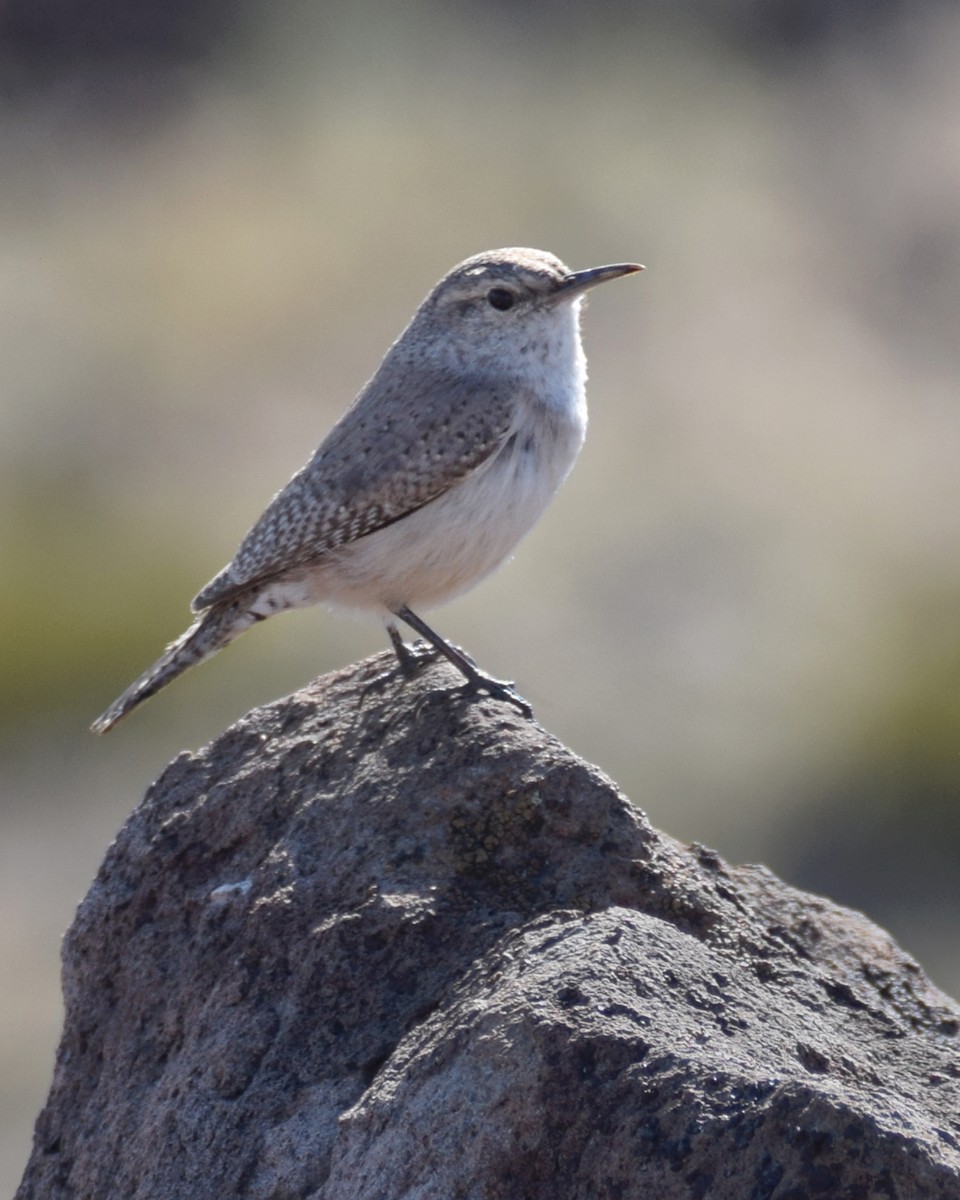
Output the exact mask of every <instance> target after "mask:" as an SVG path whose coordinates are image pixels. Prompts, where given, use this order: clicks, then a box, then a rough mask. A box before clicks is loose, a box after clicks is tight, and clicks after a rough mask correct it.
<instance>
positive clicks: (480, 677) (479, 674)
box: [387, 604, 533, 717]
mask: <svg viewBox="0 0 960 1200" xmlns="http://www.w3.org/2000/svg"><path fill="white" fill-rule="evenodd" d="M394 616H397V617H399V618H400V620H401V621H404V622H405V623H406V624H407V625H409V626H410V627H411V629H415V630H416V631H417V633H419V634H420V636H421V637H423V638H426V639H427V641H428V642H429V643H430V645H431V646H433V648H434V650H436V651H438V652H439V653H440V654H442V655H443V657H444V658H446V659H448V660H449V661H450V662H452V663H453V665H454V666H455V667H456V668H457V670H458V671H459V672H460V673H461V675H463V677H464V678H465V679H466V681H467V686H468V687H469V688H471V689H473V690H475V691H483V692H488V693H489V694H490V695H491V696H493V697H494V699H496V700H503V701H505V702H506V703H507V704H512V705H513V706H514V707H515V708H517V709H519V710H520V712H521V713H523V715H524V716H525V717H532V716H533V709H532V708H531V706H530V705H529V704H528V703H527V701H526V700H524V698H523V697H522V696H521V695H520V694H519V692H516V691H514V687H513V684H512V683H507V682H506V681H505V680H503V679H494V678H493V677H492V676H490V675H487V674H485V673H484V672H483V671H481V670H480V668H479V667H478V666H477V665H476V664H475V663H474V662H473V661H472V660H471V659H470V658H468V657H467V655H466V654H464V653H463V651H462V650H458V649H457V647H456V646H451V645H450V643H449V642H447V641H445V640H444V639H443V638H442V637H441V636H440V634H439V633H436V632H434V630H432V629H431V628H430V626H429V625H428V624H427V623H426V621H424V620H422V619H421V618H420V617H418V616H417V614H416V613H415V612H412V611H411V610H410V609H409V608H407V606H406V605H405V604H404V605H402V606H401V607H400V608H396V609H394ZM390 629H391V626H389V625H388V626H387V630H388V632H389V631H390ZM394 635H396V640H395V641H394ZM390 638H391V641H393V645H394V649H397V643H398V642H399V643H400V644H401V645H403V643H402V641H401V639H400V635H399V633H397V631H396V627H393V633H391V634H390ZM404 648H405V649H409V648H408V647H404ZM397 654H398V656H399V654H400V651H399V650H397ZM402 661H403V660H402V659H401V663H402Z"/></svg>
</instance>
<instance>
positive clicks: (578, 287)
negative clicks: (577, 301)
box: [556, 263, 643, 297]
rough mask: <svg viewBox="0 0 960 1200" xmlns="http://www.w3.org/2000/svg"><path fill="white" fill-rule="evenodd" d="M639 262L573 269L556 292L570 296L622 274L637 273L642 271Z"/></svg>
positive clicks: (617, 277)
mask: <svg viewBox="0 0 960 1200" xmlns="http://www.w3.org/2000/svg"><path fill="white" fill-rule="evenodd" d="M642 270H643V267H642V266H641V265H640V264H639V263H615V264H613V265H612V266H609V267H591V268H590V269H589V270H587V271H573V272H572V273H571V274H570V275H568V276H567V277H566V278H565V279H563V280H561V282H560V284H559V286H558V287H557V291H556V294H558V295H561V296H565V297H566V296H569V295H571V294H574V295H575V294H576V293H577V292H585V291H586V290H587V289H588V288H592V287H596V286H597V284H598V283H606V282H607V280H608V279H619V278H620V277H621V276H622V275H636V273H637V272H638V271H642Z"/></svg>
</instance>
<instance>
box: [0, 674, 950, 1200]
mask: <svg viewBox="0 0 960 1200" xmlns="http://www.w3.org/2000/svg"><path fill="white" fill-rule="evenodd" d="M389 667H390V659H389V657H388V656H380V657H379V658H377V659H374V660H370V661H368V662H366V663H363V664H361V665H360V666H359V667H357V668H354V669H352V670H350V671H345V672H341V673H340V674H338V675H333V676H328V677H326V678H324V679H321V680H319V681H318V682H317V683H316V684H315V685H313V686H312V687H311V688H309V689H307V690H306V691H304V692H301V693H298V694H297V695H295V696H293V697H290V698H288V699H287V700H284V701H281V702H279V703H277V704H275V705H272V706H269V707H267V708H263V709H260V710H257V711H254V712H252V713H250V714H249V715H248V716H247V717H245V718H244V719H243V720H242V721H240V722H238V723H237V724H236V725H235V726H233V727H232V728H231V729H229V730H228V731H227V732H226V733H224V734H223V735H222V736H221V737H220V738H218V739H217V740H216V741H214V742H213V743H211V744H210V745H209V746H207V747H205V748H204V749H202V750H200V751H199V752H197V753H196V754H182V755H181V756H180V757H179V758H177V759H176V760H175V761H174V762H173V763H171V765H170V766H169V767H168V768H167V770H166V771H165V772H164V774H163V775H162V776H161V778H160V779H159V780H158V781H157V782H156V783H155V784H154V785H153V787H151V788H150V790H149V791H148V793H147V795H146V797H145V798H144V800H143V802H142V803H141V804H140V805H139V806H138V807H137V808H136V810H135V811H134V812H133V814H132V815H131V817H130V819H129V821H128V822H127V823H126V825H125V826H124V828H123V829H122V830H121V832H120V834H119V836H118V838H117V840H116V842H115V843H114V844H113V845H112V846H111V847H110V850H109V851H108V853H107V856H106V860H105V862H104V864H103V867H102V868H101V870H100V873H99V875H98V877H97V879H96V881H95V882H94V884H93V886H92V887H91V889H90V892H89V894H88V896H87V897H86V899H85V900H84V902H83V904H82V905H81V906H80V909H79V911H78V913H77V918H76V920H75V922H74V925H73V927H72V928H71V930H70V932H69V934H68V936H67V938H66V941H65V944H64V992H65V997H66V1004H67V1015H66V1023H65V1029H64V1034H63V1040H62V1043H61V1046H60V1050H59V1053H58V1058H57V1066H56V1073H55V1077H54V1082H53V1087H52V1090H51V1094H50V1098H49V1100H48V1103H47V1105H46V1107H45V1109H44V1111H43V1112H42V1113H41V1115H40V1117H39V1119H38V1122H37V1129H36V1136H35V1147H34V1153H33V1156H32V1158H31V1161H30V1164H29V1166H28V1168H27V1172H26V1175H25V1177H24V1180H23V1183H22V1185H21V1188H20V1191H19V1192H18V1197H19V1198H20V1200H27V1198H30V1200H61V1198H62V1200H66V1198H68V1197H69V1198H71V1200H73V1198H77V1197H91V1198H93V1197H97V1198H98V1200H103V1198H108V1197H123V1198H124V1200H211V1198H222V1197H251V1198H253V1200H267V1198H270V1200H287V1198H291V1200H292V1198H293V1197H300V1198H307V1197H310V1198H313V1200H374V1198H376V1200H432V1198H434V1197H435V1198H437V1200H440V1198H441V1197H442V1198H444V1200H452V1198H454V1197H457V1198H461V1200H541V1198H542V1200H547V1198H549V1200H556V1198H558V1197H560V1198H563V1200H567V1198H569V1200H593V1198H595V1197H596V1198H601V1200H606V1198H609V1200H614V1198H618V1200H648V1198H652V1197H657V1200H672V1198H674V1197H677V1198H679V1197H684V1198H691V1200H693V1198H696V1197H705V1198H706V1197H709V1198H710V1200H728V1198H729V1200H733V1198H734V1197H736V1200H765V1198H770V1200H801V1198H802V1197H808V1196H809V1197H826V1198H835V1197H844V1198H850V1200H854V1198H860V1197H862V1198H864V1200H867V1198H872V1197H884V1198H886V1200H896V1198H901V1200H924V1198H926V1197H938V1198H946V1197H950V1198H952V1200H957V1198H958V1197H960V1008H958V1007H957V1006H956V1005H955V1004H953V1003H952V1002H951V1001H950V1000H949V999H948V998H947V997H945V996H943V995H942V993H940V992H938V991H937V990H936V989H935V988H934V987H933V986H932V985H931V984H930V983H929V982H928V980H927V979H926V978H925V976H924V975H923V973H922V972H921V971H920V969H919V967H917V965H916V964H915V963H913V962H912V961H911V960H910V959H909V958H908V957H907V956H905V955H904V954H903V953H902V952H901V951H900V950H899V949H898V948H897V946H896V945H895V944H894V943H893V942H892V941H891V940H890V938H889V937H888V936H887V935H886V934H885V933H884V932H883V931H882V930H880V929H878V928H877V927H876V926H874V925H872V924H871V923H870V922H869V921H867V920H866V918H864V917H862V916H860V915H859V914H857V913H852V912H849V911H847V910H844V909H841V908H838V907H837V906H835V905H832V904H830V903H829V902H828V901H826V900H823V899H821V898H819V897H816V896H811V895H806V894H804V893H801V892H798V891H796V890H794V889H792V888H789V887H787V886H786V885H785V884H783V883H781V882H780V881H779V880H777V879H776V878H774V877H773V876H772V875H771V874H770V873H769V872H767V871H765V870H764V869H762V868H757V867H748V868H733V867H728V866H727V865H725V864H724V863H723V862H722V861H721V860H720V859H719V858H718V857H717V856H716V855H715V854H713V853H712V852H710V851H707V850H704V849H703V848H701V847H692V848H684V847H681V846H680V845H678V844H677V843H676V842H674V841H673V840H672V839H670V838H669V837H666V836H665V835H662V834H659V833H657V832H655V831H654V830H652V829H651V828H650V826H649V825H648V824H647V823H646V821H645V819H644V817H643V815H642V814H641V813H640V812H639V811H638V810H637V809H634V808H632V807H631V806H630V804H629V803H628V801H627V800H626V798H625V797H624V796H623V795H622V794H621V793H620V792H618V790H617V788H616V787H615V786H614V785H613V784H612V783H611V782H610V781H609V780H608V779H606V778H605V777H604V776H603V775H602V774H601V773H600V772H599V771H598V770H597V769H596V768H594V767H592V766H589V765H588V764H586V763H584V762H583V761H581V760H580V759H578V758H577V757H576V756H575V755H574V754H573V753H572V752H571V751H569V750H568V749H566V748H565V747H564V746H562V745H561V744H560V743H558V742H557V741H556V740H555V739H554V738H552V737H551V736H550V735H549V734H547V733H545V732H544V731H543V730H542V729H540V728H539V727H538V726H536V725H535V724H532V723H530V722H527V721H525V720H524V719H523V718H522V717H520V716H518V715H517V714H516V713H514V712H513V711H512V710H511V709H510V708H508V707H507V706H505V705H502V704H498V703H495V702H493V701H489V700H485V699H482V698H481V699H476V698H473V699H469V698H466V697H464V695H463V694H462V690H461V689H460V687H459V677H458V676H457V674H456V672H454V671H453V670H452V668H448V667H446V666H444V665H436V666H433V667H431V668H429V669H428V670H427V671H425V672H423V673H422V674H421V676H419V677H418V678H417V680H415V681H413V682H411V683H405V682H401V681H400V680H399V679H398V678H396V676H395V675H392V674H389V673H388V675H387V676H386V677H381V676H380V675H379V673H380V672H383V671H384V670H387V671H388V672H389Z"/></svg>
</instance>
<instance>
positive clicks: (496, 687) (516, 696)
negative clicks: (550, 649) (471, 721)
mask: <svg viewBox="0 0 960 1200" xmlns="http://www.w3.org/2000/svg"><path fill="white" fill-rule="evenodd" d="M471 665H472V660H471ZM463 690H464V691H465V692H466V693H467V694H468V695H469V694H470V693H472V692H486V693H487V695H488V696H492V697H493V699H494V700H502V701H503V702H504V703H505V704H512V705H513V707H514V708H516V709H517V710H518V711H519V712H520V713H522V714H523V716H525V717H526V718H527V720H533V706H532V705H531V704H530V702H529V701H528V700H525V699H524V698H523V696H521V695H520V693H519V692H518V691H517V690H516V687H515V685H514V684H513V683H511V682H509V681H508V680H506V679H494V678H493V676H492V675H487V674H485V673H484V672H483V671H481V670H480V669H479V668H478V667H476V666H474V667H473V670H472V671H471V672H470V674H469V675H468V676H467V682H466V685H465V686H464V689H463Z"/></svg>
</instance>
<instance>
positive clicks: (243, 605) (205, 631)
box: [90, 597, 258, 733]
mask: <svg viewBox="0 0 960 1200" xmlns="http://www.w3.org/2000/svg"><path fill="white" fill-rule="evenodd" d="M248 599H249V598H248V597H244V598H242V599H239V598H235V599H232V600H230V601H228V602H226V603H224V604H215V605H213V606H212V607H211V608H208V609H207V611H206V612H204V613H201V615H200V616H199V617H198V618H197V619H196V621H194V623H193V624H192V625H191V626H190V628H189V629H188V630H187V631H186V632H185V633H182V634H181V635H180V636H179V637H178V638H177V639H176V641H174V642H171V643H170V645H169V646H168V647H167V648H166V650H164V652H163V654H161V655H160V657H159V658H158V659H157V661H156V662H155V663H154V664H153V666H152V667H150V669H149V670H147V671H145V672H144V673H143V674H142V675H141V676H140V678H139V679H138V680H136V681H135V682H134V683H132V684H131V685H130V686H129V687H128V688H127V690H126V691H125V692H124V693H123V695H122V696H120V697H118V698H117V699H116V700H115V701H114V702H113V704H111V705H110V707H109V708H108V709H107V710H106V712H104V713H101V714H100V716H99V717H97V719H96V720H95V721H94V722H93V724H92V725H91V726H90V728H91V729H92V730H93V732H94V733H106V732H107V730H108V729H112V728H113V726H114V725H116V723H117V722H118V721H119V720H120V719H121V718H122V717H125V716H126V715H127V713H128V712H130V711H131V709H134V708H136V707H137V705H138V704H142V703H143V701H144V700H148V699H149V698H150V697H151V696H153V695H156V693H157V692H159V691H160V689H161V688H163V687H166V686H167V684H168V683H170V681H171V680H173V679H176V677H177V676H178V675H180V674H182V673H183V672H184V671H186V670H187V669H188V668H189V667H192V666H195V665H196V664H197V663H199V662H203V661H204V659H207V658H210V657H211V656H212V655H214V654H216V652H217V651H218V650H222V649H223V647H224V646H226V645H227V643H228V642H232V641H233V639H234V638H235V637H237V636H238V635H239V634H241V633H243V631H244V630H245V629H249V628H250V626H251V625H252V624H253V623H254V621H256V620H257V619H258V618H257V617H256V616H255V615H254V614H253V613H251V612H250V609H249V604H248V602H247V601H248Z"/></svg>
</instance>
